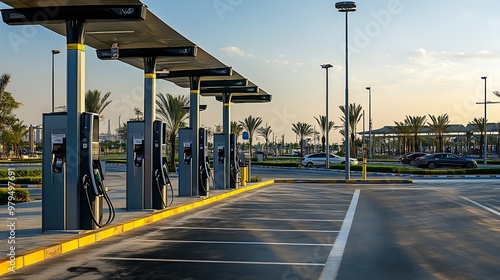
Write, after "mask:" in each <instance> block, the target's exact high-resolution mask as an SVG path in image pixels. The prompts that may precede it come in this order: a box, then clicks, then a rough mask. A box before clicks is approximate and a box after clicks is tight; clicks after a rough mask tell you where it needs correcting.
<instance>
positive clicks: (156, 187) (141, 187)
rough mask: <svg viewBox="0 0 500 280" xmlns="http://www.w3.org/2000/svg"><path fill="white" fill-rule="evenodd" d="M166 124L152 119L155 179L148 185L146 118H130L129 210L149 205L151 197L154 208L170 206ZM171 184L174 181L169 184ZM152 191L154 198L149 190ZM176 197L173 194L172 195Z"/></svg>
mask: <svg viewBox="0 0 500 280" xmlns="http://www.w3.org/2000/svg"><path fill="white" fill-rule="evenodd" d="M165 130H166V124H165V123H163V122H161V121H158V120H157V121H154V122H153V155H152V159H153V168H152V171H151V172H152V175H153V178H154V179H153V183H152V184H151V185H149V186H148V184H146V182H145V180H144V175H145V174H144V172H145V171H144V168H143V162H144V160H145V159H146V158H145V157H147V155H145V153H144V121H129V122H127V147H128V149H127V191H126V193H127V198H126V200H127V203H126V204H127V206H126V207H127V210H133V209H148V208H147V207H146V206H145V205H146V201H147V200H149V199H151V201H152V209H156V210H160V209H164V208H167V206H168V204H169V203H168V195H167V193H168V192H167V187H168V186H169V185H170V178H169V176H168V171H167V168H166V164H167V162H166V143H165ZM170 187H171V185H170ZM148 193H149V194H151V198H149V197H148V195H147V194H148ZM171 199H173V197H172V198H171Z"/></svg>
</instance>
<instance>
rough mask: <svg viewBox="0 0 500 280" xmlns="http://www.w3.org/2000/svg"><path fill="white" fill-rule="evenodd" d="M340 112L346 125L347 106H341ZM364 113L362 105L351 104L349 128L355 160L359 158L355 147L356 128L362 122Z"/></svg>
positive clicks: (352, 153)
mask: <svg viewBox="0 0 500 280" xmlns="http://www.w3.org/2000/svg"><path fill="white" fill-rule="evenodd" d="M339 108H340V110H341V111H342V113H343V115H342V117H340V119H341V120H342V122H343V123H344V125H345V106H339ZM362 112H363V107H361V105H359V104H358V105H356V103H351V104H349V128H350V132H351V134H350V137H349V138H350V139H349V142H350V147H351V157H353V158H355V157H357V154H358V147H357V146H355V145H354V144H355V140H356V126H357V125H358V123H359V121H360V120H361V117H362Z"/></svg>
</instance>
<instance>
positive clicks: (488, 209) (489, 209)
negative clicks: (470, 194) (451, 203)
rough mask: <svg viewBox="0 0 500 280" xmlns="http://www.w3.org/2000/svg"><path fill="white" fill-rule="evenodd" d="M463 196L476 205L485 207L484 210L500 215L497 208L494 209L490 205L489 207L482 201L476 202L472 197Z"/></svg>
mask: <svg viewBox="0 0 500 280" xmlns="http://www.w3.org/2000/svg"><path fill="white" fill-rule="evenodd" d="M461 198H463V199H465V200H467V201H468V202H470V203H472V204H475V205H476V206H479V207H481V208H483V209H484V210H486V211H489V212H491V213H493V214H495V215H497V216H500V212H498V211H496V210H493V209H491V208H490V207H488V206H484V205H482V204H480V203H477V202H475V201H474V200H472V199H468V198H467V197H465V196H461Z"/></svg>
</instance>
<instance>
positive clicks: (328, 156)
mask: <svg viewBox="0 0 500 280" xmlns="http://www.w3.org/2000/svg"><path fill="white" fill-rule="evenodd" d="M325 118H326V120H325V127H324V129H325V152H326V165H325V167H326V168H327V169H328V168H330V145H329V143H330V142H329V138H328V134H329V133H328V132H329V131H328V127H329V125H328V124H329V123H328V67H326V116H325Z"/></svg>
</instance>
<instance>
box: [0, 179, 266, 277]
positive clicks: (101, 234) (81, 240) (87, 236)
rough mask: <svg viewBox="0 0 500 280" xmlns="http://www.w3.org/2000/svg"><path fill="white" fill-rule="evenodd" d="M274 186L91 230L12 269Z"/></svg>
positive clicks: (20, 259) (4, 267)
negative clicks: (229, 198) (226, 199)
mask: <svg viewBox="0 0 500 280" xmlns="http://www.w3.org/2000/svg"><path fill="white" fill-rule="evenodd" d="M271 184H274V180H269V181H265V182H262V183H258V184H255V185H251V186H247V187H244V188H240V189H236V190H233V191H230V192H226V193H223V194H219V195H216V196H212V197H209V198H207V199H204V200H201V201H196V202H192V203H189V204H184V205H180V206H177V207H175V208H167V209H163V210H160V211H157V212H156V213H153V214H150V215H148V216H146V217H142V218H138V219H133V220H130V221H125V222H122V223H120V224H118V225H115V226H112V227H107V228H103V229H98V230H94V231H88V232H85V233H84V234H83V236H78V238H76V239H70V240H64V241H62V242H59V243H57V244H54V245H51V246H47V247H42V248H39V249H34V250H31V251H28V252H25V253H22V254H20V255H18V256H17V257H16V264H15V270H18V269H20V268H22V267H25V266H28V265H32V264H35V263H38V262H41V261H43V260H46V259H49V258H52V257H55V256H58V255H62V254H65V253H67V252H70V251H73V250H76V249H79V248H82V247H85V246H88V245H91V244H93V243H95V242H98V241H101V240H104V239H107V238H109V237H112V236H114V235H117V234H120V233H123V232H126V231H129V230H132V229H135V228H139V227H142V226H144V225H147V224H152V223H155V222H157V221H161V220H163V219H166V218H168V217H171V216H174V215H177V214H180V213H183V212H186V211H189V210H193V209H195V208H199V207H202V206H205V205H208V204H211V203H214V202H217V201H220V200H223V199H225V198H228V197H231V196H235V195H237V194H240V193H243V192H247V191H250V190H254V189H257V188H261V187H264V186H268V185H271ZM9 268H11V264H10V259H9V258H8V257H7V258H3V259H1V260H0V275H4V274H7V273H9V272H10V271H9Z"/></svg>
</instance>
